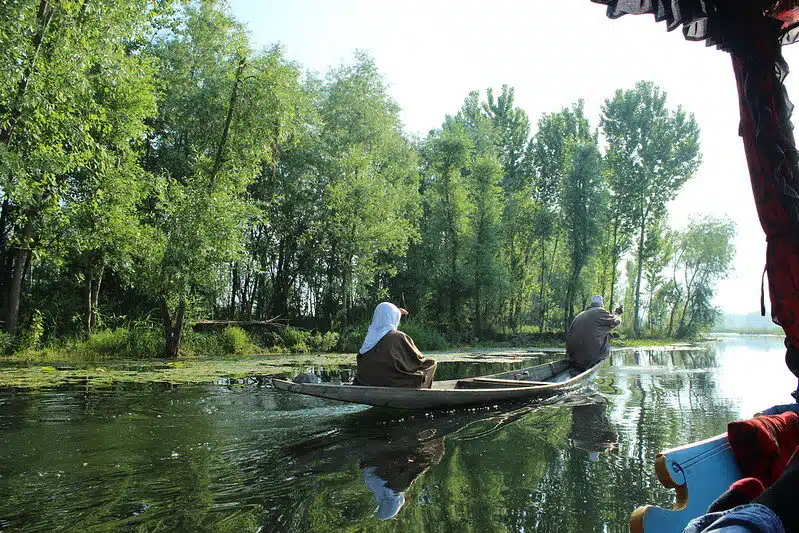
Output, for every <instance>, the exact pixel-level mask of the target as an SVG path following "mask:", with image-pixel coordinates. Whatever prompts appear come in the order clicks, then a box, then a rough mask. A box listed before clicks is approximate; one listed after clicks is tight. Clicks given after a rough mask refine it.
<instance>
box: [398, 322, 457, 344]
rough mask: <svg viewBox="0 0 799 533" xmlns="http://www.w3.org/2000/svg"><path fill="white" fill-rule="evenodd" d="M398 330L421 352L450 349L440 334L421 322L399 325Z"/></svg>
mask: <svg viewBox="0 0 799 533" xmlns="http://www.w3.org/2000/svg"><path fill="white" fill-rule="evenodd" d="M400 330H402V331H404V332H405V333H407V334H408V335H409V336H410V337H411V338H412V339H413V342H414V343H415V344H416V346H417V347H418V348H419V349H420V350H421V351H430V350H446V349H447V348H449V347H450V345H449V343H448V342H447V339H445V338H444V336H443V335H442V334H441V333H439V332H438V331H437V330H435V329H433V328H431V327H430V326H428V325H427V324H425V323H423V322H405V323H404V324H400Z"/></svg>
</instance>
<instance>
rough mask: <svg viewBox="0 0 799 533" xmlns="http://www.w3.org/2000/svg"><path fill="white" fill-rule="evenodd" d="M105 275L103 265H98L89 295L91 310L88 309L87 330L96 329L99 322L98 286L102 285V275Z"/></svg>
mask: <svg viewBox="0 0 799 533" xmlns="http://www.w3.org/2000/svg"><path fill="white" fill-rule="evenodd" d="M104 273H105V265H104V264H101V265H100V272H98V273H97V277H96V278H95V279H94V284H93V285H92V290H91V295H90V305H91V308H90V309H89V329H90V330H94V329H95V328H96V327H97V323H98V322H99V319H100V317H99V309H100V285H102V283H103V274H104Z"/></svg>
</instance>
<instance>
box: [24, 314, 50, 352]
mask: <svg viewBox="0 0 799 533" xmlns="http://www.w3.org/2000/svg"><path fill="white" fill-rule="evenodd" d="M43 335H44V322H43V320H42V313H41V311H39V310H38V309H37V310H35V311H34V312H33V315H32V316H31V325H30V327H29V328H28V329H26V330H25V331H23V332H22V335H20V338H19V349H20V350H35V349H36V348H38V347H39V344H41V342H42V336H43Z"/></svg>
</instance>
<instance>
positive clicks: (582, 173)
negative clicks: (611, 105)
mask: <svg viewBox="0 0 799 533" xmlns="http://www.w3.org/2000/svg"><path fill="white" fill-rule="evenodd" d="M572 153H573V156H572V163H571V168H570V170H569V172H568V174H566V176H565V179H564V181H563V193H562V206H561V212H562V213H563V221H564V225H565V228H566V236H567V242H568V248H569V251H568V255H569V277H568V283H567V288H566V298H565V299H564V300H563V327H564V329H568V327H569V324H571V320H572V318H573V317H574V300H575V297H576V293H577V285H578V282H579V280H580V274H581V273H582V271H583V268H584V267H585V266H586V264H588V262H589V260H590V259H591V257H592V255H593V254H594V253H595V252H596V248H597V245H598V244H599V241H600V238H601V235H602V231H603V230H604V222H605V211H606V205H607V191H606V189H605V182H604V180H603V179H602V156H601V155H600V154H599V150H598V148H597V145H596V142H587V143H581V144H579V145H576V146H574V147H573V150H572Z"/></svg>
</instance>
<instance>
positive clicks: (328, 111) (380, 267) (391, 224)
mask: <svg viewBox="0 0 799 533" xmlns="http://www.w3.org/2000/svg"><path fill="white" fill-rule="evenodd" d="M320 115H321V117H322V120H323V123H324V128H323V130H322V132H321V138H322V143H323V151H324V158H325V166H324V168H323V176H322V179H323V180H325V182H326V195H325V214H324V217H325V220H324V222H323V225H322V227H321V230H322V231H321V232H320V235H319V240H320V242H321V243H323V246H324V249H325V252H326V254H327V258H326V269H327V272H326V278H327V279H326V286H325V297H324V302H325V306H324V309H323V314H324V316H325V318H326V319H328V320H330V319H332V318H334V317H335V316H336V313H337V312H338V310H343V314H342V315H341V316H340V318H342V319H344V321H347V319H348V315H349V312H350V311H351V310H352V308H353V306H354V302H355V301H357V300H358V299H359V298H364V299H366V300H367V301H369V302H372V301H373V298H372V297H369V295H368V294H367V289H368V288H369V287H370V286H371V284H372V282H373V281H374V278H375V275H376V273H377V272H379V271H389V272H391V271H393V267H392V265H391V264H387V263H383V262H380V259H381V257H383V256H384V255H383V253H386V254H389V255H391V254H396V255H399V256H404V255H405V253H406V252H407V249H408V245H409V243H410V242H411V241H412V240H413V239H414V238H416V236H417V231H416V221H417V219H418V216H419V209H418V206H419V193H418V188H419V173H418V159H417V155H416V152H415V151H414V150H413V147H412V146H411V144H410V143H409V142H408V140H407V139H406V138H405V137H404V136H403V135H402V125H401V123H400V120H399V107H398V106H397V105H396V103H395V102H394V101H393V100H391V98H390V97H389V95H388V90H387V87H386V85H385V82H384V80H383V78H382V76H381V75H380V73H379V71H378V70H377V67H376V66H375V63H374V61H373V60H372V59H371V58H370V57H369V56H368V55H366V54H363V53H359V54H358V55H357V57H356V62H355V64H354V65H352V66H343V67H341V68H338V69H336V70H334V71H333V72H331V73H330V75H329V76H328V82H327V84H326V85H325V87H324V89H323V99H322V102H321V107H320Z"/></svg>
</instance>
